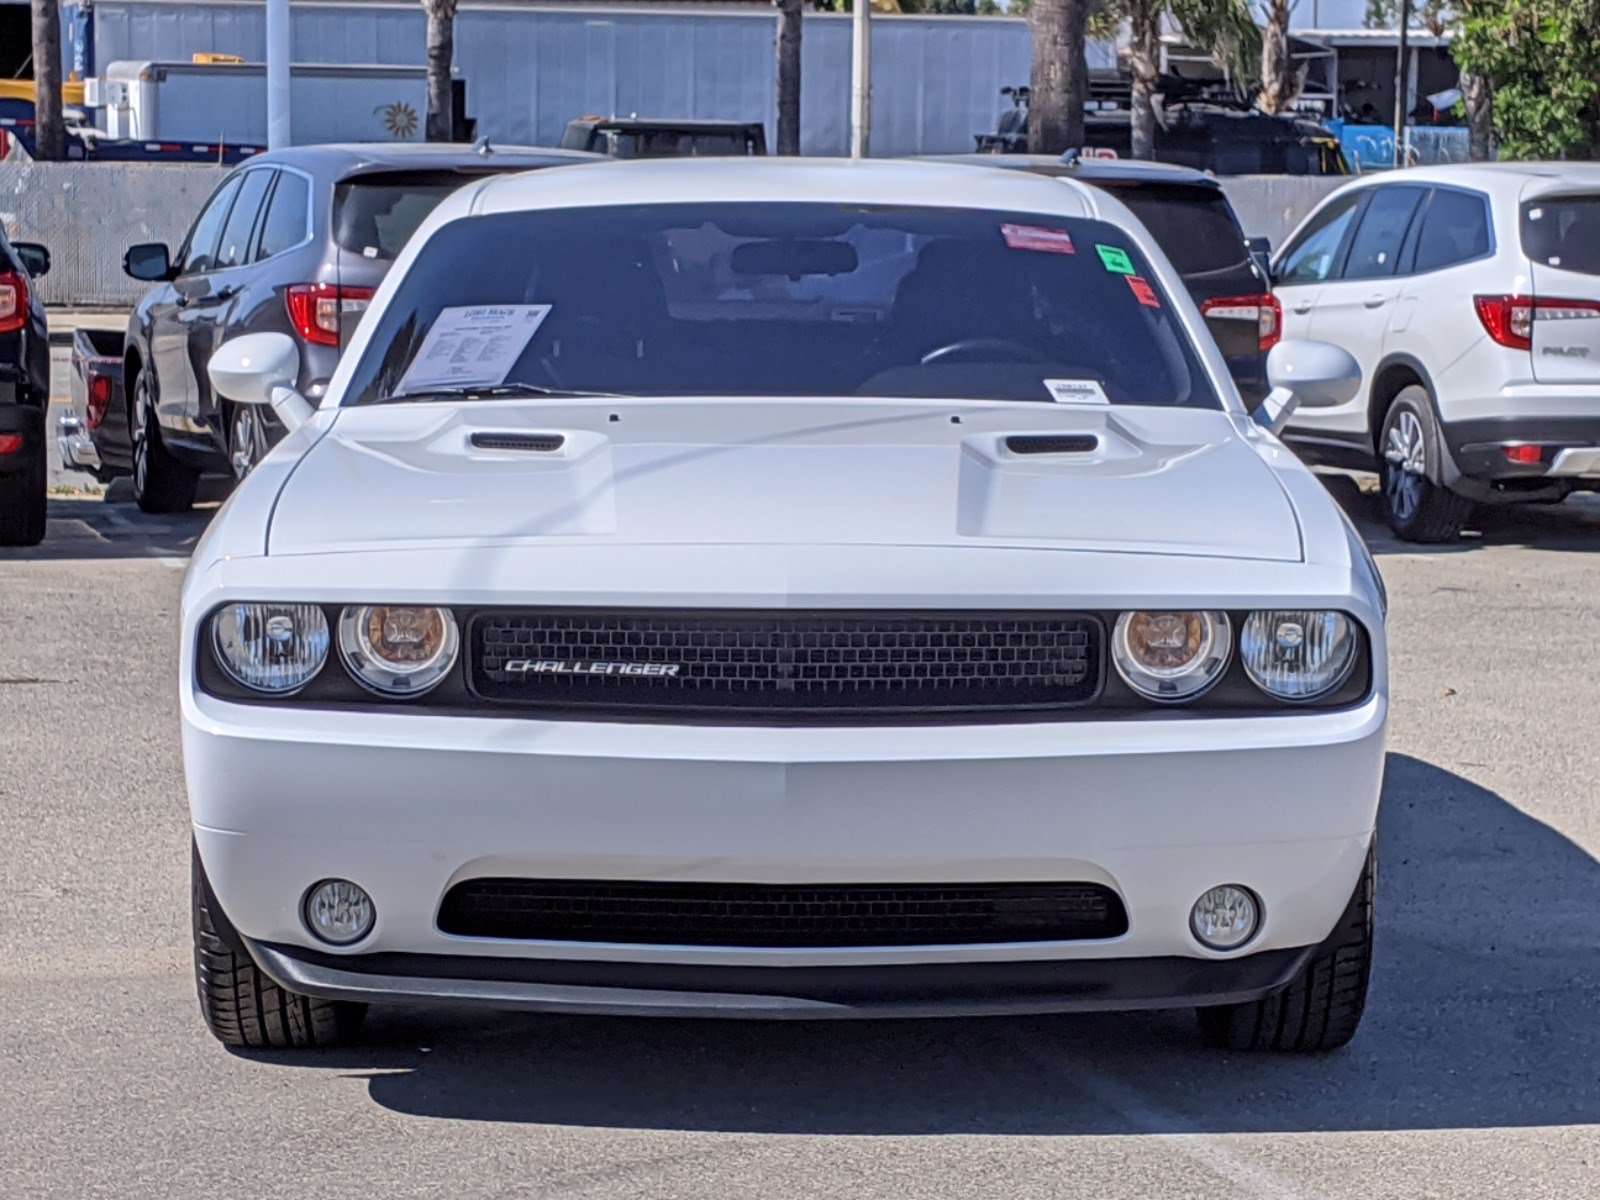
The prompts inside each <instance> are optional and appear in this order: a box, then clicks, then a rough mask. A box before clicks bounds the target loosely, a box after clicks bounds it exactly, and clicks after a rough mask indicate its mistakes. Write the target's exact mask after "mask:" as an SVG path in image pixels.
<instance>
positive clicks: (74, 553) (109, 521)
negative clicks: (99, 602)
mask: <svg viewBox="0 0 1600 1200" xmlns="http://www.w3.org/2000/svg"><path fill="white" fill-rule="evenodd" d="M119 482H121V481H119ZM113 486H115V485H113ZM119 491H120V489H119ZM116 495H118V492H112V493H110V496H116ZM215 514H216V509H215V508H214V507H201V508H197V509H195V510H193V511H192V512H186V513H170V514H166V515H162V516H152V515H150V514H148V513H143V512H140V511H139V509H138V508H137V507H136V506H135V505H133V504H132V503H126V502H118V501H117V500H114V499H110V498H107V499H101V498H99V497H96V496H87V495H82V496H51V497H50V504H49V508H48V510H47V515H46V525H45V536H44V541H43V542H41V543H40V544H39V545H37V546H27V547H21V548H17V547H6V548H3V549H0V562H13V561H29V560H34V561H50V562H63V561H66V560H69V559H80V558H92V559H107V558H187V557H188V555H189V553H190V551H192V550H193V549H194V546H195V543H196V542H198V541H199V540H200V535H201V534H202V533H204V532H205V529H206V526H207V525H208V524H209V523H210V521H211V518H212V517H213V516H214V515H215Z"/></svg>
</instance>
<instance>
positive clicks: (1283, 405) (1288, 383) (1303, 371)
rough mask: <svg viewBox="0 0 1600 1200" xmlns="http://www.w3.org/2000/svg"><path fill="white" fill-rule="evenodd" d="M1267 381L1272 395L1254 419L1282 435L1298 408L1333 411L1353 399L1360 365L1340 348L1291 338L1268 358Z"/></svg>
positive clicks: (1279, 344)
mask: <svg viewBox="0 0 1600 1200" xmlns="http://www.w3.org/2000/svg"><path fill="white" fill-rule="evenodd" d="M1267 382H1268V383H1269V384H1271V385H1272V392H1271V394H1270V395H1268V396H1267V398H1266V400H1265V401H1264V402H1263V403H1262V405H1261V407H1260V408H1259V409H1257V410H1256V414H1255V419H1256V420H1257V421H1258V422H1259V423H1260V424H1262V425H1264V426H1266V427H1267V428H1268V429H1270V430H1271V431H1272V432H1273V433H1282V432H1283V427H1284V426H1285V425H1287V424H1288V423H1289V418H1290V417H1292V416H1293V415H1294V412H1295V410H1296V409H1297V408H1300V407H1302V406H1303V407H1305V408H1336V407H1337V406H1339V405H1341V404H1347V403H1349V402H1350V401H1351V400H1353V399H1355V395H1356V392H1357V390H1358V389H1359V388H1360V387H1361V364H1360V363H1358V362H1356V360H1355V358H1354V357H1353V356H1352V355H1351V354H1350V352H1349V351H1348V350H1346V349H1345V348H1344V347H1342V346H1335V345H1333V344H1332V343H1331V342H1312V341H1302V340H1299V339H1296V338H1290V339H1289V340H1287V341H1282V342H1279V343H1278V344H1277V345H1276V346H1274V347H1273V348H1272V351H1271V353H1269V354H1268V355H1267Z"/></svg>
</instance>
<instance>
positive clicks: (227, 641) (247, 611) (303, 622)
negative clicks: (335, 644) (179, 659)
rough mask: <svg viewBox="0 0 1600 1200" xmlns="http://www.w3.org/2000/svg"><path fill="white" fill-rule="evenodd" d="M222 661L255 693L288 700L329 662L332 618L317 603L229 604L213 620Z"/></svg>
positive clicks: (215, 644)
mask: <svg viewBox="0 0 1600 1200" xmlns="http://www.w3.org/2000/svg"><path fill="white" fill-rule="evenodd" d="M211 644H212V646H213V647H214V648H215V650H216V655H217V661H218V662H220V663H221V664H222V668H223V670H225V671H227V673H228V674H229V675H231V676H233V678H234V680H235V681H236V682H238V683H241V684H243V685H244V686H245V687H247V688H250V689H251V690H252V691H257V692H268V693H270V694H272V695H275V696H286V695H288V694H289V693H290V692H296V691H299V690H300V689H301V688H303V687H305V685H306V684H308V683H310V682H311V680H312V679H313V678H314V677H315V676H316V674H317V672H318V671H320V670H322V664H323V663H324V662H326V661H327V659H328V619H327V618H326V617H325V616H323V615H322V610H321V609H320V608H318V607H317V606H316V605H315V604H225V605H223V606H222V607H221V608H219V609H218V610H217V611H216V613H215V614H213V616H212V618H211Z"/></svg>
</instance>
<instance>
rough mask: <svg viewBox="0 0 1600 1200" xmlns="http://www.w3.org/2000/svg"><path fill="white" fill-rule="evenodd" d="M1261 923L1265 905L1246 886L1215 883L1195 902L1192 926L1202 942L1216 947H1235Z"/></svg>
mask: <svg viewBox="0 0 1600 1200" xmlns="http://www.w3.org/2000/svg"><path fill="white" fill-rule="evenodd" d="M1260 924H1261V906H1260V905H1259V904H1257V903H1256V898H1255V897H1254V896H1253V895H1251V894H1250V893H1249V892H1248V891H1246V890H1245V889H1244V888H1242V887H1234V886H1233V885H1232V884H1223V885H1222V886H1221V887H1214V888H1212V889H1211V890H1210V891H1209V892H1207V893H1206V894H1205V895H1204V896H1201V897H1200V899H1198V900H1196V901H1195V902H1194V910H1193V911H1192V912H1190V914H1189V928H1190V929H1192V930H1194V936H1195V937H1196V938H1197V939H1199V941H1200V944H1201V945H1203V946H1209V947H1211V949H1213V950H1232V949H1234V948H1236V947H1238V946H1242V945H1244V944H1245V943H1246V942H1248V941H1249V940H1250V939H1251V938H1253V937H1254V936H1255V934H1256V927H1257V926H1259V925H1260Z"/></svg>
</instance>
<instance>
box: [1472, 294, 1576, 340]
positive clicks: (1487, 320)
mask: <svg viewBox="0 0 1600 1200" xmlns="http://www.w3.org/2000/svg"><path fill="white" fill-rule="evenodd" d="M1472 300H1473V303H1474V304H1476V305H1477V307H1478V320H1480V321H1482V322H1483V328H1484V330H1485V332H1487V333H1488V335H1489V336H1490V337H1491V338H1493V339H1494V340H1495V341H1496V342H1498V343H1499V344H1500V345H1502V346H1507V347H1509V348H1511V349H1512V350H1532V349H1533V323H1534V322H1535V321H1586V320H1600V302H1597V301H1594V300H1558V299H1555V298H1554V297H1546V296H1541V297H1539V298H1538V299H1534V298H1533V297H1531V296H1474V297H1473V298H1472Z"/></svg>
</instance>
